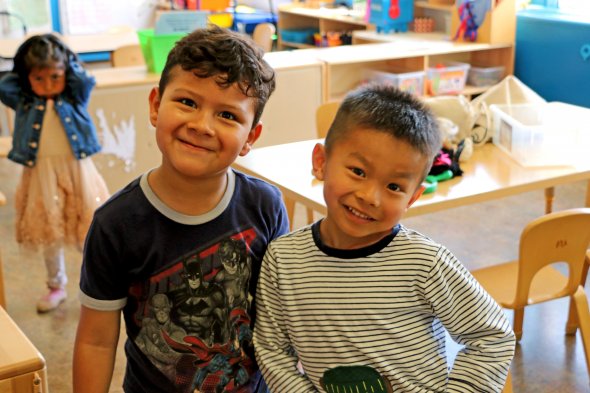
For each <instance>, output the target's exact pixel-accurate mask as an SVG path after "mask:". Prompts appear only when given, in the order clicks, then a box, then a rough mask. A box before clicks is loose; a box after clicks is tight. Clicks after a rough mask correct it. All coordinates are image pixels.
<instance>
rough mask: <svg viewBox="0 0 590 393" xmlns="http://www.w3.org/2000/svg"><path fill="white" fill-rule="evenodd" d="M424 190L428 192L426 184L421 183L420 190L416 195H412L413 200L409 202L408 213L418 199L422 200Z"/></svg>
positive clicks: (415, 192)
mask: <svg viewBox="0 0 590 393" xmlns="http://www.w3.org/2000/svg"><path fill="white" fill-rule="evenodd" d="M424 190H426V186H425V185H424V183H420V186H419V187H418V189H417V190H416V191H414V195H412V198H410V200H409V201H408V205H407V206H406V211H407V210H408V209H409V208H410V206H412V205H413V204H414V202H416V201H417V200H418V198H420V197H421V196H422V194H423V193H424Z"/></svg>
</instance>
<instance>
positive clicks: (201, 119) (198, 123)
mask: <svg viewBox="0 0 590 393" xmlns="http://www.w3.org/2000/svg"><path fill="white" fill-rule="evenodd" d="M212 122H213V119H212V118H211V116H210V115H208V114H207V113H204V112H203V111H201V110H198V111H195V112H194V113H193V114H192V115H191V119H190V121H189V123H188V126H189V128H190V129H191V130H193V131H195V132H197V133H200V134H206V135H211V134H213V132H214V131H213V124H212Z"/></svg>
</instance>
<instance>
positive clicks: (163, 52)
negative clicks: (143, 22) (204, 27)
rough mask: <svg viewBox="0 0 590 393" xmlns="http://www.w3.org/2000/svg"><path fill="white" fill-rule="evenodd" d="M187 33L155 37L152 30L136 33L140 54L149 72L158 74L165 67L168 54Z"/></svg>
mask: <svg viewBox="0 0 590 393" xmlns="http://www.w3.org/2000/svg"><path fill="white" fill-rule="evenodd" d="M187 34H188V33H174V34H163V35H155V34H154V29H144V30H139V31H138V32H137V36H138V37H139V44H140V45H141V52H142V53H143V58H144V59H145V63H146V64H147V67H148V71H149V72H156V73H160V72H162V70H163V69H164V66H165V65H166V58H167V57H168V53H169V52H170V50H171V49H172V48H173V47H174V44H175V43H176V41H178V40H180V39H181V38H182V37H184V36H185V35H187Z"/></svg>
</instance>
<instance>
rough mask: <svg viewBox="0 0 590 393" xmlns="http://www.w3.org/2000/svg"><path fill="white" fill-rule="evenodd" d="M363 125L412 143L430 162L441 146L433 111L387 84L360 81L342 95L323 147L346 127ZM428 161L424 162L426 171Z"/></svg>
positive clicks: (342, 132) (428, 167) (329, 143)
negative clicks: (363, 83)
mask: <svg viewBox="0 0 590 393" xmlns="http://www.w3.org/2000/svg"><path fill="white" fill-rule="evenodd" d="M358 128H367V129H372V130H376V131H381V132H384V133H386V134H388V135H391V136H392V137H394V138H397V139H400V140H403V141H405V142H407V143H408V144H410V145H411V146H413V147H414V148H415V149H416V150H417V151H418V152H420V153H421V154H422V155H423V156H424V157H425V158H426V159H427V160H428V163H432V161H433V160H434V157H435V156H436V154H437V153H438V152H439V151H440V148H441V146H442V138H441V134H440V131H439V128H438V125H437V122H436V119H435V117H434V115H433V114H432V113H431V112H430V110H429V109H428V108H427V107H426V106H425V105H424V104H423V103H422V102H421V101H419V99H418V98H416V97H415V96H413V95H412V94H410V93H407V92H403V91H401V90H399V89H398V88H396V87H394V86H390V85H378V84H374V83H370V84H366V85H363V86H361V87H359V88H357V89H355V90H353V91H351V92H350V93H348V94H347V95H346V97H345V98H344V100H343V101H342V104H341V105H340V107H339V108H338V112H337V113H336V117H335V118H334V121H333V122H332V125H331V126H330V129H329V130H328V134H327V136H326V140H325V147H326V151H328V152H329V151H330V148H331V147H332V146H333V145H334V143H335V141H337V140H338V139H341V138H343V137H345V136H346V135H347V133H348V132H349V131H353V130H355V129H358ZM429 170H430V165H427V168H426V173H425V174H424V176H426V175H427V174H428V171H429Z"/></svg>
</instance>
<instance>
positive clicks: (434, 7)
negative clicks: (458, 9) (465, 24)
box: [414, 0, 454, 12]
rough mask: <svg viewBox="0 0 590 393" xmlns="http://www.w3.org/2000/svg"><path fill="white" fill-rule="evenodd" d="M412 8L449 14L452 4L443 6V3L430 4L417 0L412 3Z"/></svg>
mask: <svg viewBox="0 0 590 393" xmlns="http://www.w3.org/2000/svg"><path fill="white" fill-rule="evenodd" d="M414 7H416V8H424V9H428V10H437V11H446V12H451V11H452V10H453V7H454V6H453V4H445V3H430V2H428V1H425V0H419V1H416V2H415V3H414Z"/></svg>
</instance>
